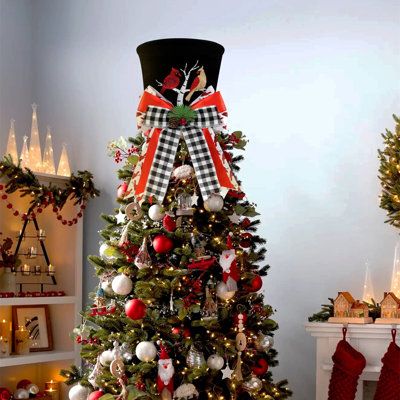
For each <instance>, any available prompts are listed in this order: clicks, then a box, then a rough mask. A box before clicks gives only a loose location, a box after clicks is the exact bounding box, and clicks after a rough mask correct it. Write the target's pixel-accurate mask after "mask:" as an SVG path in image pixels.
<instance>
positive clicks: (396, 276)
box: [390, 241, 400, 298]
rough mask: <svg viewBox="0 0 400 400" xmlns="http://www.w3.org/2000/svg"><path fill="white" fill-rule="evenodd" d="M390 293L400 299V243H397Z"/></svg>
mask: <svg viewBox="0 0 400 400" xmlns="http://www.w3.org/2000/svg"><path fill="white" fill-rule="evenodd" d="M390 291H391V292H392V293H394V294H395V295H396V297H397V298H400V241H399V242H397V244H396V248H395V250H394V260H393V272H392V280H391V283H390Z"/></svg>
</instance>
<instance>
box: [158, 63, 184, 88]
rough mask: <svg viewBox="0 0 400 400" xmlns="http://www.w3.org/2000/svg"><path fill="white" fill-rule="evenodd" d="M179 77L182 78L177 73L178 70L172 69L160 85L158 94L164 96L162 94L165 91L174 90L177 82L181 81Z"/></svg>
mask: <svg viewBox="0 0 400 400" xmlns="http://www.w3.org/2000/svg"><path fill="white" fill-rule="evenodd" d="M181 76H182V74H181V73H180V72H179V70H178V69H176V68H174V67H172V68H171V72H170V73H169V75H167V76H166V77H165V78H164V80H163V84H162V88H161V90H160V93H161V94H164V92H165V91H166V90H173V89H175V88H176V87H177V86H178V85H179V82H180V81H181V79H180V77H181Z"/></svg>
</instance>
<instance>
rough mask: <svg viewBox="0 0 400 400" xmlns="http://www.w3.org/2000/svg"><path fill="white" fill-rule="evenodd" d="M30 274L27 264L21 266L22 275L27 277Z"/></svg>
mask: <svg viewBox="0 0 400 400" xmlns="http://www.w3.org/2000/svg"><path fill="white" fill-rule="evenodd" d="M30 274H31V266H30V265H28V264H24V265H23V266H22V275H25V276H28V275H30Z"/></svg>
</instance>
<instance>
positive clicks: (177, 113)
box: [168, 104, 197, 128]
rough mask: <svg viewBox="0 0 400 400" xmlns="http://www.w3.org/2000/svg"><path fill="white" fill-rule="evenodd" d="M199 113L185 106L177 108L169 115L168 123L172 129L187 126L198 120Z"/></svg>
mask: <svg viewBox="0 0 400 400" xmlns="http://www.w3.org/2000/svg"><path fill="white" fill-rule="evenodd" d="M196 116H197V113H196V111H195V110H193V108H190V107H189V106H185V105H183V104H181V105H178V106H175V107H174V108H173V109H172V110H171V111H170V112H169V113H168V122H169V126H170V127H171V128H177V127H179V126H185V125H187V124H188V123H190V122H192V121H194V120H195V119H196Z"/></svg>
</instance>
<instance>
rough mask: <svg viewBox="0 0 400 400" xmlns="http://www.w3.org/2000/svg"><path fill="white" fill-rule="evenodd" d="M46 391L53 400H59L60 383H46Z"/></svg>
mask: <svg viewBox="0 0 400 400" xmlns="http://www.w3.org/2000/svg"><path fill="white" fill-rule="evenodd" d="M44 391H45V393H46V394H47V396H48V397H51V399H52V400H59V391H58V382H56V381H53V380H51V381H50V382H45V384H44Z"/></svg>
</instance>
